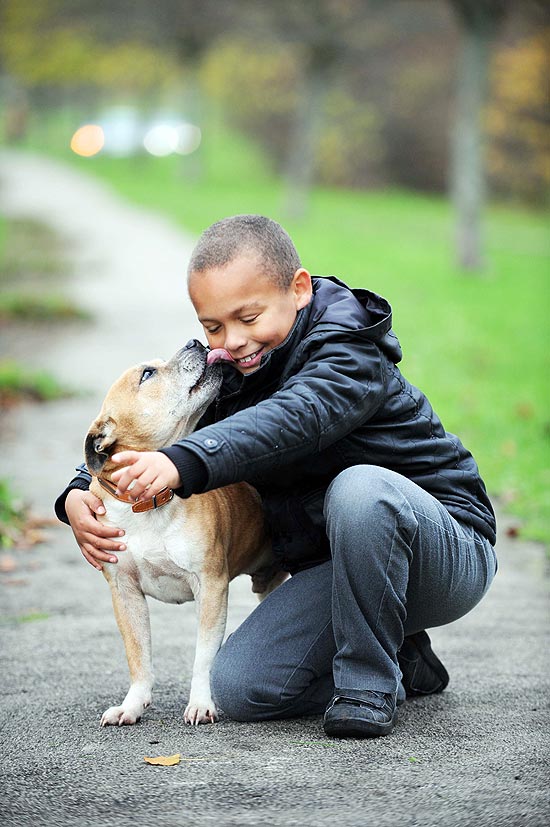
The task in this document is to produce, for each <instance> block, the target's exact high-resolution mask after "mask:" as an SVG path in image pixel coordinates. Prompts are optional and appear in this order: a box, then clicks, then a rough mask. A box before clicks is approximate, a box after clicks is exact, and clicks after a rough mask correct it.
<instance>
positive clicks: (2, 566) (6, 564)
mask: <svg viewBox="0 0 550 827" xmlns="http://www.w3.org/2000/svg"><path fill="white" fill-rule="evenodd" d="M16 568H17V563H16V562H15V557H12V556H11V554H3V555H2V556H1V557H0V571H2V572H5V573H7V572H11V571H15V569H16Z"/></svg>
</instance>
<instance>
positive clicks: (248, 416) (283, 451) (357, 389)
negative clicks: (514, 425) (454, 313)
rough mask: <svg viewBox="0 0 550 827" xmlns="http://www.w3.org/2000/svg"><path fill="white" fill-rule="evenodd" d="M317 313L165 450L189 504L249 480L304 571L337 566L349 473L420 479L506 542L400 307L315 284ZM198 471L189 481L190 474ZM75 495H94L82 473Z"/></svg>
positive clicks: (464, 517)
mask: <svg viewBox="0 0 550 827" xmlns="http://www.w3.org/2000/svg"><path fill="white" fill-rule="evenodd" d="M313 287H314V293H313V298H312V300H311V302H310V304H309V305H308V306H307V307H306V308H304V309H303V310H301V311H299V313H298V316H297V318H296V321H295V323H294V325H293V327H292V330H291V331H290V333H289V334H288V336H287V338H286V339H285V341H284V342H282V343H281V344H280V345H279V346H278V347H276V348H274V349H273V350H271V351H269V352H268V353H267V354H266V355H265V356H264V358H263V359H262V362H261V365H260V367H259V368H258V370H256V371H255V372H254V373H252V374H249V375H245V376H242V375H241V374H240V373H238V372H237V371H236V370H235V369H234V368H232V367H231V365H230V364H224V365H223V367H222V369H223V371H224V381H223V384H222V388H221V392H220V394H219V396H218V399H217V400H216V402H215V403H213V404H212V405H211V406H210V407H209V409H208V410H207V411H206V413H205V415H204V416H203V418H202V419H201V421H200V422H199V426H198V428H197V430H196V431H195V432H194V433H192V434H191V435H190V436H188V437H186V438H185V439H184V440H182V441H181V442H180V443H177V444H176V445H173V446H171V447H169V448H166V449H163V453H165V454H166V455H167V456H169V457H170V459H171V460H172V461H173V462H174V463H175V465H176V467H178V470H179V471H180V476H181V477H182V480H185V483H184V488H183V489H182V490H180V491H179V492H177V493H179V494H180V495H183V496H189V495H191V494H194V493H201V492H202V491H209V490H211V489H213V488H219V487H220V486H223V485H228V484H230V483H233V482H239V481H243V480H246V481H247V482H249V483H250V484H251V485H253V486H255V487H256V488H257V489H258V491H259V492H260V495H261V497H262V501H263V506H264V512H265V516H266V520H267V523H268V527H269V530H270V531H271V534H272V537H273V545H274V550H275V553H276V555H277V557H278V559H279V562H280V563H281V565H282V566H283V567H284V568H285V569H287V570H288V571H290V572H291V573H295V572H296V571H299V570H300V569H303V568H308V567H309V566H312V565H316V564H318V563H321V562H323V561H324V560H326V559H328V558H329V557H330V548H329V544H328V539H327V536H326V532H325V521H324V516H323V502H324V496H325V492H326V490H327V487H328V485H329V484H330V482H331V481H332V480H333V479H334V477H335V476H336V475H337V474H338V473H339V472H340V471H342V470H344V469H345V468H348V467H350V466H353V465H360V464H371V465H379V466H382V467H384V468H389V469H391V470H392V471H396V472H397V473H399V474H402V475H403V476H405V477H408V478H409V479H411V480H412V481H413V482H415V483H417V485H419V486H421V487H422V488H424V489H425V490H426V491H428V492H429V493H430V494H432V495H433V496H434V497H436V498H437V499H438V500H439V501H440V502H441V503H442V504H443V505H444V506H445V507H446V508H447V510H448V511H449V512H450V513H451V514H452V515H453V516H454V517H455V518H456V519H458V520H460V521H462V522H464V523H466V524H468V525H472V526H473V527H474V528H475V529H476V530H477V531H478V532H479V533H480V534H481V535H483V536H484V537H486V538H487V539H488V540H489V541H490V542H491V543H493V544H494V542H495V539H496V524H495V517H494V513H493V509H492V507H491V503H490V501H489V498H488V496H487V492H486V489H485V485H484V483H483V481H482V479H481V478H480V475H479V471H478V468H477V465H476V462H475V460H474V459H473V457H472V455H471V454H470V453H469V452H468V451H467V450H466V449H465V448H464V446H463V445H462V443H461V442H460V440H459V439H458V438H457V437H456V436H454V435H453V434H450V433H447V432H446V431H445V429H444V428H443V426H442V424H441V422H440V420H439V418H438V416H437V415H436V413H435V412H434V410H433V409H432V407H431V405H430V403H429V401H428V400H427V398H426V396H425V395H424V394H423V393H422V392H421V391H420V390H419V389H418V388H416V387H414V386H413V385H411V384H410V383H409V382H408V381H407V380H406V379H405V378H404V376H403V375H402V374H401V372H400V370H399V368H398V367H397V364H398V362H399V361H400V360H401V356H402V354H401V347H400V345H399V342H398V339H397V337H396V336H395V334H394V333H393V331H392V329H391V326H392V316H391V307H390V306H389V304H388V303H387V302H386V300H385V299H383V298H381V297H380V296H377V295H376V294H374V293H371V292H370V291H368V290H363V289H357V290H351V289H350V288H348V287H347V286H346V285H345V284H344V283H343V282H341V281H339V280H338V279H336V278H334V277H315V278H314V279H313ZM190 467H192V468H195V469H197V472H198V473H196V474H194V475H193V474H191V475H189V468H190ZM78 470H79V475H78V476H77V477H76V478H75V479H74V480H73V481H72V482H71V483H70V485H69V487H68V488H67V489H66V490H65V492H63V494H62V495H61V497H60V498H59V500H58V502H57V504H56V512H57V514H58V516H59V517H60V518H61V519H65V520H66V515H65V514H64V507H63V503H64V499H65V496H66V493H67V491H68V490H70V488H74V487H77V488H86V487H87V481H89V475H88V473H87V471H86V469H85V466H80V468H79V469H78Z"/></svg>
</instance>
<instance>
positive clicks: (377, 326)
mask: <svg viewBox="0 0 550 827" xmlns="http://www.w3.org/2000/svg"><path fill="white" fill-rule="evenodd" d="M313 291H314V295H313V302H312V304H313V306H312V312H311V315H310V325H309V330H308V333H307V334H306V336H307V335H308V334H309V333H311V335H315V334H317V333H319V334H320V333H322V334H323V335H324V336H331V335H334V336H338V335H341V333H342V330H344V331H345V332H346V336H349V335H350V333H351V334H352V335H353V334H355V335H356V336H358V337H359V338H363V339H367V340H368V341H371V342H376V344H377V345H378V347H379V348H380V349H381V350H382V351H383V352H384V353H385V354H386V356H388V358H390V359H391V360H392V362H394V363H396V364H397V362H400V361H401V359H402V356H403V353H402V350H401V345H400V344H399V340H398V338H397V336H396V335H395V333H394V332H393V330H392V309H391V305H390V304H389V302H387V301H386V299H384V298H382V296H378V295H377V294H376V293H373V292H371V291H370V290H365V289H362V288H359V289H354V288H351V287H348V286H347V284H345V283H344V282H343V281H340V279H337V278H336V277H335V276H315V277H314V279H313Z"/></svg>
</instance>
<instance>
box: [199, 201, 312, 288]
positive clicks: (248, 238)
mask: <svg viewBox="0 0 550 827" xmlns="http://www.w3.org/2000/svg"><path fill="white" fill-rule="evenodd" d="M247 253H248V254H251V255H253V256H257V257H258V259H259V261H260V265H261V266H262V267H263V271H264V273H265V275H267V276H268V277H269V278H270V279H271V280H272V281H273V282H274V283H275V284H276V285H277V287H279V288H280V289H281V290H286V289H288V287H290V284H291V282H292V278H293V276H294V273H295V272H296V270H298V269H299V267H300V266H301V264H300V257H299V255H298V253H297V251H296V248H295V246H294V243H293V241H292V239H291V238H290V236H289V234H288V233H287V232H286V230H284V229H283V228H282V227H281V225H280V224H277V222H276V221H273V220H272V219H271V218H266V217H265V216H264V215H233V216H230V217H229V218H222V220H221V221H217V222H216V223H215V224H212V226H210V227H208V228H207V229H206V230H205V231H204V232H203V234H202V235H201V237H200V238H199V240H198V242H197V244H196V246H195V249H194V250H193V252H192V254H191V260H190V262H189V266H188V268H187V274H188V276H191V275H192V274H193V273H200V272H204V271H205V270H211V269H212V268H214V267H223V266H224V265H226V264H229V263H230V262H231V261H233V260H234V259H235V258H237V256H240V255H246V254H247Z"/></svg>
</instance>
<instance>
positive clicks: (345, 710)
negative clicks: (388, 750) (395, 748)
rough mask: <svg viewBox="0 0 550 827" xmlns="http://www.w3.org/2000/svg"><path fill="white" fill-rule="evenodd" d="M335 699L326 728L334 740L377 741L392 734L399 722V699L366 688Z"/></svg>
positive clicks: (329, 708)
mask: <svg viewBox="0 0 550 827" xmlns="http://www.w3.org/2000/svg"><path fill="white" fill-rule="evenodd" d="M344 692H345V693H344V694H339V692H338V690H336V694H335V695H334V697H333V698H332V700H331V702H330V704H329V705H328V707H327V711H326V712H325V717H324V719H323V727H324V729H325V732H326V734H327V735H331V736H332V737H333V738H377V737H378V736H380V735H389V734H390V732H391V731H392V729H393V727H394V725H395V722H396V721H397V709H396V706H395V697H394V695H391V694H385V693H383V692H374V691H371V690H368V689H363V690H361V691H360V692H353V691H349V690H347V691H344Z"/></svg>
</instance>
